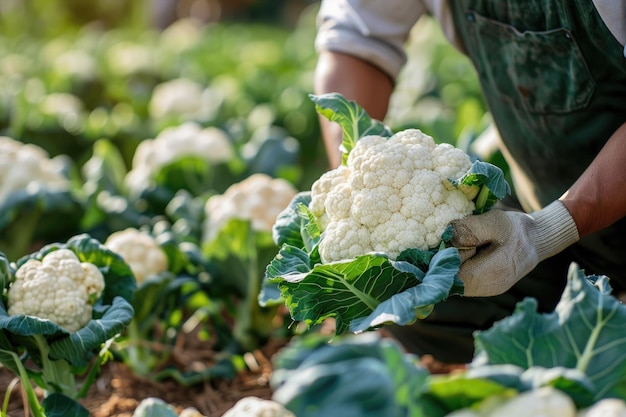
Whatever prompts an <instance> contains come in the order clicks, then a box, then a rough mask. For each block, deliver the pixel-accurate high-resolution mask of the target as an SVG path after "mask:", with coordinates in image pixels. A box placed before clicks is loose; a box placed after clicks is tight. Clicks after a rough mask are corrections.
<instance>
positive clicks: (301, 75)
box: [0, 0, 626, 417]
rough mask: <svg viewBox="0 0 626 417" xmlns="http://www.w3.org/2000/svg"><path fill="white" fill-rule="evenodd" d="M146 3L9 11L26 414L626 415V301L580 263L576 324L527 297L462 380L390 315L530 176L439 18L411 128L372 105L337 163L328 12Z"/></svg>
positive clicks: (13, 286) (15, 338) (10, 137)
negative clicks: (497, 138) (322, 54)
mask: <svg viewBox="0 0 626 417" xmlns="http://www.w3.org/2000/svg"><path fill="white" fill-rule="evenodd" d="M145 3H146V4H144V2H123V1H119V0H107V1H103V0H96V1H94V2H90V6H89V7H88V8H85V7H84V6H83V5H82V3H81V2H62V1H60V0H49V1H48V0H46V1H39V0H35V1H31V2H20V1H15V0H7V1H4V0H3V1H2V5H0V21H2V23H3V24H2V25H0V51H1V52H2V53H0V289H1V290H0V364H1V366H0V417H20V416H32V417H43V416H47V417H52V416H64V417H74V416H76V417H87V416H93V417H114V416H118V417H122V416H124V417H130V416H133V417H141V416H148V415H150V416H168V417H169V416H172V417H183V416H185V417H201V416H205V417H222V416H223V417H238V416H246V417H248V416H250V417H252V416H255V415H258V416H261V415H273V416H285V417H292V416H297V417H317V416H319V417H327V416H336V415H338V413H337V410H342V411H341V413H340V414H341V416H344V415H346V414H349V415H353V416H355V417H370V416H371V417H379V416H398V417H405V416H428V417H445V416H457V417H458V416H463V415H468V416H473V415H478V416H490V417H500V416H501V415H503V413H505V414H511V413H509V412H508V411H496V410H510V409H511V407H513V408H517V407H519V406H518V405H516V404H518V403H516V402H515V401H532V402H534V404H535V405H536V406H537V407H540V406H541V405H542V404H548V403H549V404H555V407H557V406H558V407H560V408H559V410H560V411H558V412H555V411H553V412H552V414H550V413H549V412H548V411H545V412H546V415H559V416H564V417H568V416H572V417H573V416H576V417H579V416H583V415H584V416H586V417H592V416H594V415H596V414H594V413H603V412H605V413H609V411H598V410H608V409H611V410H615V409H619V408H620V407H622V408H623V406H624V404H623V403H622V402H620V400H615V398H624V397H626V388H625V385H626V380H625V379H624V375H626V368H625V367H626V364H625V363H624V361H623V360H622V359H621V357H622V356H621V353H620V354H617V353H616V352H621V351H623V347H624V346H623V343H624V342H623V339H622V338H623V334H622V333H623V332H621V333H619V332H618V330H617V329H619V328H620V320H622V322H623V320H624V314H625V313H624V311H623V307H622V305H621V304H619V303H617V302H616V301H615V300H614V299H612V298H611V296H610V295H609V294H608V291H609V287H608V283H607V280H606V279H605V278H602V277H599V278H598V277H595V278H594V279H592V280H589V279H587V278H586V277H585V276H584V274H582V272H581V271H578V270H576V269H572V271H571V273H570V278H569V282H570V283H569V284H568V288H567V292H566V293H565V294H564V298H563V300H562V303H563V304H562V306H561V307H560V309H559V312H558V314H556V313H555V314H552V315H542V314H539V313H537V312H536V311H535V309H534V305H533V303H532V300H529V301H528V302H525V303H524V304H523V305H521V306H520V309H519V310H520V311H519V312H518V313H517V314H519V315H520V316H518V317H516V318H514V319H512V320H510V321H508V322H503V323H502V324H499V325H498V326H495V327H494V328H493V329H490V330H488V331H485V332H481V333H479V334H478V335H477V337H476V343H477V346H479V349H478V355H477V357H476V363H472V364H463V366H462V369H461V370H460V372H459V373H458V374H457V373H451V374H446V375H435V374H433V373H431V371H430V369H429V368H427V367H426V366H425V365H424V362H423V360H422V358H416V357H414V356H412V355H410V354H406V353H405V352H403V351H402V349H401V348H400V347H399V345H397V344H396V343H395V342H393V341H391V340H388V339H381V338H379V336H378V333H377V332H374V331H371V330H374V329H377V328H379V327H381V326H384V325H386V324H387V323H389V322H394V321H395V322H396V323H397V324H409V323H410V322H412V321H414V320H416V319H420V318H423V317H426V316H427V315H428V314H430V312H431V311H432V306H433V305H434V304H435V303H437V302H439V301H441V300H443V299H445V298H446V297H448V296H449V295H451V294H453V295H454V294H461V293H462V286H460V285H459V282H458V280H455V279H454V274H455V272H454V271H455V268H458V263H459V258H458V254H457V253H456V251H455V249H453V248H447V247H446V239H447V234H448V232H449V230H447V228H446V225H447V224H448V223H449V221H450V220H452V219H454V218H457V217H459V216H464V215H468V214H471V213H475V212H477V211H478V212H479V211H481V210H486V209H488V208H489V207H490V206H491V205H493V204H494V203H495V201H497V200H498V199H499V198H501V197H502V195H504V194H505V193H506V191H507V188H506V186H505V181H504V178H503V177H502V176H501V175H494V171H493V170H491V169H490V168H489V166H488V165H487V164H476V163H475V157H476V155H474V154H473V153H471V152H469V150H470V149H472V148H471V146H470V144H471V143H472V142H473V139H475V137H476V136H477V133H478V132H481V131H483V130H484V129H485V128H486V127H487V125H488V123H489V118H488V115H486V114H485V107H484V105H483V103H482V100H481V99H480V95H479V89H478V84H477V82H476V79H475V78H474V77H472V76H469V75H468V74H471V71H468V68H469V63H468V62H467V61H466V60H465V59H464V58H462V57H460V56H459V55H458V54H457V53H456V52H455V51H454V50H453V48H452V47H451V46H449V45H448V44H446V43H445V41H443V38H442V37H441V35H440V34H437V33H435V32H433V28H434V27H433V26H432V22H429V21H424V22H423V23H421V25H420V26H419V27H418V29H419V31H418V32H417V33H416V37H415V39H414V40H412V41H411V44H410V45H409V47H410V51H411V54H412V57H411V59H410V61H409V67H408V68H409V69H410V71H407V73H406V74H403V75H402V77H401V79H400V80H399V86H400V87H399V88H398V92H397V93H396V94H395V95H394V96H393V99H392V103H391V108H390V113H389V118H388V120H385V123H386V124H387V125H389V126H391V127H393V128H394V131H393V132H392V131H391V130H390V129H389V128H388V127H387V126H386V125H383V124H382V123H380V122H378V121H371V120H369V118H368V119H367V120H366V122H367V123H370V122H371V124H370V125H368V126H369V129H368V132H367V134H364V135H362V136H361V135H359V136H358V137H351V138H350V137H348V138H346V140H347V141H351V142H349V143H348V142H346V149H349V150H350V152H349V153H346V155H345V164H344V165H342V167H340V168H337V169H334V170H329V169H328V167H327V164H326V154H325V152H324V149H323V148H322V141H321V138H320V130H319V123H318V122H319V120H318V116H319V114H320V109H323V108H324V109H328V108H332V107H333V106H334V105H335V104H336V103H338V101H337V100H341V98H340V97H336V96H333V97H321V96H314V97H310V96H309V93H310V92H311V91H312V89H313V88H312V81H313V73H312V72H313V68H314V65H315V59H316V56H315V52H314V48H313V39H314V34H315V28H314V19H315V12H316V8H317V3H316V2H313V1H305V0H303V1H291V2H268V1H261V2H256V3H255V5H254V6H252V5H244V3H245V2H225V1H207V2H196V3H194V4H196V7H195V8H194V7H191V6H190V5H189V4H187V3H185V2H181V5H180V7H179V9H178V13H181V14H182V15H181V16H177V17H176V18H175V19H173V20H172V21H171V22H169V23H168V24H166V25H164V24H159V25H156V24H154V25H151V24H148V22H147V17H148V16H152V15H151V13H152V12H153V10H147V9H145V8H144V7H147V4H148V3H149V2H145ZM183 3H184V4H183ZM218 3H219V5H220V7H218V8H217V9H216V8H215V7H216V5H217V4H218ZM257 3H258V4H257ZM279 3H280V5H279ZM283 3H284V4H283ZM185 7H189V8H190V9H189V10H187V9H185ZM237 7H241V8H243V9H237ZM216 10H219V13H218V12H216ZM192 11H195V12H197V13H200V12H202V13H200V15H199V16H200V19H197V18H190V17H189V16H188V15H184V14H185V13H187V14H190V13H192ZM203 13H204V14H203ZM216 13H217V14H216ZM196 17H198V16H196ZM425 34H429V36H425ZM336 114H337V115H339V113H336ZM337 117H339V119H338V120H337V121H338V122H340V123H341V122H342V120H341V115H339V116H337ZM365 117H367V115H365ZM433 138H435V139H433ZM453 145H456V146H453ZM461 149H463V151H461ZM498 158H499V155H497V154H496V155H494V156H493V159H491V158H490V160H489V161H485V162H494V163H496V162H498V161H500V160H499V159H498ZM374 170H376V171H374ZM322 234H323V236H324V238H323V239H322V238H321V236H322ZM431 270H437V271H438V273H436V274H434V273H430V272H429V271H431ZM349 272H350V273H352V275H350V274H349ZM416 277H417V278H418V279H419V280H420V282H421V283H425V284H427V285H415V284H416ZM596 278H597V279H596ZM351 280H354V282H353V281H351ZM320 282H321V283H322V285H320ZM346 283H349V284H350V285H346ZM352 284H354V285H352ZM341 285H343V287H342V286H341ZM346 287H350V288H352V289H355V288H356V290H357V291H356V292H355V291H343V290H344V289H345V288H346ZM425 288H428V290H425ZM365 289H367V290H365ZM316 291H319V292H316ZM333 291H336V293H333ZM328 294H332V295H333V296H331V297H329V296H328ZM336 294H344V295H345V298H344V299H341V298H340V297H338V298H335V295H336ZM394 297H396V298H394ZM355 299H358V302H354V303H353V301H354V300H355ZM572 300H576V301H575V302H576V304H572V303H573V301H572ZM396 301H400V302H399V303H397V304H396ZM346 305H351V306H354V308H344V306H346ZM391 305H406V306H409V308H405V309H397V308H395V307H393V308H392V307H390V306H391ZM572 306H574V307H575V308H572ZM390 317H392V319H390ZM520 317H521V320H520ZM329 319H332V320H329ZM520 322H522V323H530V322H533V323H537V326H538V327H541V328H550V329H552V332H544V333H538V334H532V333H529V332H528V331H527V329H526V328H519V327H516V326H515V323H520ZM555 322H558V323H559V326H556V325H554V323H555ZM325 326H330V328H329V327H325ZM622 328H623V326H622ZM618 333H619V334H618ZM524 338H527V339H524ZM512 339H516V340H519V341H520V343H518V344H517V345H515V346H514V347H512V346H511V343H510V341H511V340H512ZM546 351H558V352H560V353H561V354H560V355H559V357H558V358H552V357H550V358H548V357H546V356H545V355H542V352H546ZM346 352H348V353H346ZM609 364H610V365H609ZM607 369H611V370H613V371H611V372H604V371H605V370H607ZM528 397H531V398H533V399H526V400H524V398H528ZM363 399H367V401H363ZM596 403H597V407H598V408H597V409H596V411H591V410H588V409H589V408H590V407H592V406H593V405H594V404H596ZM524 407H526V406H524ZM546 407H548V406H547V405H546ZM602 407H604V408H602ZM551 410H554V409H551ZM582 410H586V411H584V413H586V414H583V411H582ZM540 412H543V411H541V410H539V409H538V411H537V415H541V414H539V413H540ZM611 412H612V411H611ZM620 412H623V410H622V411H620ZM463 413H464V414H463ZM555 413H556V414H555ZM577 413H578V415H577ZM602 415H604V414H602ZM607 415H608V414H607ZM615 415H620V414H615ZM507 417H508V416H507Z"/></svg>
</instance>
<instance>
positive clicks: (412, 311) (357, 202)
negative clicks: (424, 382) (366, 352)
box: [260, 94, 510, 334]
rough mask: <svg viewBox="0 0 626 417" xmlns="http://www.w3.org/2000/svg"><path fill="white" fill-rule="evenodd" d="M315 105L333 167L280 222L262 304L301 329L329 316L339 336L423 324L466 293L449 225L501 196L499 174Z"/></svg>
mask: <svg viewBox="0 0 626 417" xmlns="http://www.w3.org/2000/svg"><path fill="white" fill-rule="evenodd" d="M312 99H313V101H314V102H315V103H316V107H317V110H318V112H319V113H320V114H322V115H323V116H325V117H327V118H328V119H329V120H331V121H334V122H337V123H339V124H340V126H341V127H342V130H343V142H342V145H341V149H342V151H343V158H342V165H341V166H340V167H338V168H336V169H333V170H330V171H328V172H327V173H325V174H323V175H322V176H321V177H320V178H319V179H318V180H317V181H315V182H314V183H313V185H312V187H311V191H310V192H302V193H299V194H298V195H296V196H295V197H294V198H293V199H292V201H291V203H290V204H289V207H288V208H287V209H285V210H283V212H281V214H280V215H279V216H278V218H277V220H276V223H275V224H274V226H273V238H274V241H275V243H276V244H277V245H278V246H279V247H280V251H279V253H278V254H277V255H276V256H275V258H274V260H273V261H272V262H271V263H270V264H269V265H268V267H267V270H266V281H267V282H268V283H270V284H275V285H277V286H278V288H279V290H280V295H279V296H276V295H275V294H270V295H265V294H264V295H263V297H262V298H261V299H260V302H261V304H262V305H271V304H274V303H279V302H281V301H284V303H285V304H286V305H287V307H288V308H289V311H290V313H291V315H292V318H293V319H294V320H298V321H303V322H305V323H306V324H308V325H313V324H318V323H321V322H322V321H324V320H325V319H326V318H328V317H335V318H336V320H335V322H336V324H337V332H338V333H339V334H341V333H343V332H345V331H347V330H348V329H349V330H350V331H352V332H357V333H358V332H362V331H365V330H368V329H372V328H376V327H380V326H382V325H385V324H387V323H391V322H393V323H396V324H400V325H407V324H410V323H412V322H414V321H415V320H416V319H420V318H424V317H426V316H428V315H429V314H430V312H431V311H432V309H433V307H434V305H435V304H436V303H438V302H440V301H443V300H445V299H446V298H447V297H448V296H449V295H451V294H462V292H463V284H462V282H461V281H460V280H459V279H458V277H457V272H458V269H459V266H460V262H461V260H460V256H459V253H458V250H457V249H456V248H453V247H446V242H447V241H448V240H449V238H450V237H451V233H452V231H451V228H450V227H448V225H449V223H450V222H451V221H452V220H455V219H459V218H461V217H464V216H467V215H469V214H472V213H479V212H483V211H485V210H488V209H489V208H490V207H492V206H493V204H495V202H496V201H497V200H498V199H501V198H503V197H504V196H505V195H506V194H507V193H508V192H510V189H509V186H508V184H507V183H506V181H505V180H504V173H503V172H502V170H500V169H499V168H498V167H496V166H494V165H491V164H488V163H484V162H480V161H475V162H472V161H471V160H470V157H469V156H468V155H467V154H466V153H465V152H463V151H462V150H461V149H457V148H455V147H454V146H452V145H450V144H447V143H441V144H436V143H435V140H434V139H433V138H432V137H430V136H428V135H425V134H424V133H422V132H421V131H420V130H418V129H407V130H403V131H400V132H397V133H395V134H392V133H391V132H390V130H389V129H388V128H386V127H385V126H384V125H382V124H381V123H380V122H378V121H375V120H372V119H370V118H369V116H368V115H367V113H365V111H364V110H363V109H362V108H360V107H359V106H358V104H356V103H355V102H352V101H348V100H346V99H345V98H344V97H342V96H341V95H339V94H327V95H323V96H312Z"/></svg>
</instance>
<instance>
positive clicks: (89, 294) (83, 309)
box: [7, 249, 104, 332]
mask: <svg viewBox="0 0 626 417" xmlns="http://www.w3.org/2000/svg"><path fill="white" fill-rule="evenodd" d="M103 290H104V277H103V275H102V272H100V270H99V269H98V267H97V266H95V265H94V264H91V263H88V262H80V260H79V259H78V257H77V256H76V255H75V254H74V252H72V251H71V250H69V249H58V250H56V251H53V252H50V253H49V254H47V255H46V256H44V257H43V259H42V260H41V261H38V260H35V259H30V260H28V261H27V262H26V263H24V264H23V265H22V266H21V267H20V268H19V269H18V270H17V271H16V272H15V281H14V282H13V283H12V284H11V286H10V287H9V291H8V303H7V304H8V307H9V309H8V314H9V316H16V315H20V314H24V315H28V316H35V317H39V318H41V319H46V320H50V321H52V322H54V323H56V324H57V325H59V326H61V327H63V328H64V329H65V330H67V331H68V332H75V331H77V330H79V329H81V328H82V327H84V326H85V325H86V324H87V323H89V321H90V320H91V312H92V309H93V304H94V303H95V301H96V300H97V299H98V298H100V295H101V294H102V291H103Z"/></svg>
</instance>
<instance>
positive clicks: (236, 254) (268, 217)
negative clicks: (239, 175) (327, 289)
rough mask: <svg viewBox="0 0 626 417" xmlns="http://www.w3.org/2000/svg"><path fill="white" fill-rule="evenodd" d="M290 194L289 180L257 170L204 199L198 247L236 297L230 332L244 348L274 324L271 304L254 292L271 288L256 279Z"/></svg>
mask: <svg viewBox="0 0 626 417" xmlns="http://www.w3.org/2000/svg"><path fill="white" fill-rule="evenodd" d="M296 193H297V190H296V188H295V187H294V186H293V185H292V184H291V183H290V182H288V181H286V180H284V179H281V178H273V177H271V176H269V175H267V174H262V173H258V174H253V175H251V176H249V177H247V178H246V179H244V180H243V181H240V182H238V183H235V184H233V185H231V186H230V187H229V188H228V189H227V190H226V191H225V192H224V193H223V194H218V195H214V196H212V197H210V198H209V199H208V200H207V202H206V204H205V218H206V221H205V224H204V231H203V242H204V244H203V251H204V253H205V256H206V258H207V259H208V260H210V261H212V262H214V263H215V264H216V265H218V268H219V269H221V270H222V272H223V273H222V274H221V276H223V277H227V280H223V281H222V282H220V283H219V284H216V285H219V286H221V287H222V291H224V293H227V294H230V295H232V294H236V295H237V296H239V297H241V303H240V304H239V306H238V309H237V319H236V320H235V328H234V330H233V331H234V335H235V338H236V340H237V342H238V343H239V344H240V345H241V346H242V347H243V348H244V349H254V348H256V347H258V345H259V343H260V342H261V343H262V342H264V341H265V340H266V339H267V338H268V337H269V336H270V334H271V332H272V331H273V330H274V328H275V320H274V318H275V315H276V311H277V309H276V308H261V307H260V306H259V303H258V296H259V294H260V293H261V292H262V291H265V290H271V289H270V288H269V287H268V288H262V282H263V276H264V273H265V267H266V266H267V264H268V263H269V262H270V260H271V259H272V257H273V256H274V255H275V254H276V246H275V244H274V242H273V241H272V237H271V230H272V225H273V224H274V222H275V221H276V217H277V216H278V214H279V213H281V212H282V210H284V209H285V208H286V207H287V206H288V205H289V203H290V202H291V200H292V198H293V197H294V196H295V195H296ZM272 289H273V288H272ZM274 290H275V289H274Z"/></svg>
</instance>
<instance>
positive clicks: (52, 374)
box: [33, 334, 77, 399]
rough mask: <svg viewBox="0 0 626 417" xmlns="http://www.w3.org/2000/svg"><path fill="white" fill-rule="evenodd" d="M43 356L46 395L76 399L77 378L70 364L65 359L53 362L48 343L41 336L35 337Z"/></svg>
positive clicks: (42, 365) (42, 370) (42, 366)
mask: <svg viewBox="0 0 626 417" xmlns="http://www.w3.org/2000/svg"><path fill="white" fill-rule="evenodd" d="M33 338H34V339H35V342H36V343H37V347H38V348H39V352H40V355H41V372H42V376H43V381H44V384H45V387H42V388H44V391H45V395H46V396H48V395H49V394H50V393H52V392H56V393H60V394H65V395H67V396H68V397H70V398H72V399H75V398H76V393H77V391H76V378H75V376H74V373H73V372H72V369H71V367H70V364H69V363H68V362H67V361H66V360H64V359H57V360H51V359H50V357H49V356H48V354H49V353H50V347H49V346H48V341H47V340H46V339H45V337H43V336H42V335H40V334H36V335H33Z"/></svg>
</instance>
